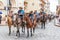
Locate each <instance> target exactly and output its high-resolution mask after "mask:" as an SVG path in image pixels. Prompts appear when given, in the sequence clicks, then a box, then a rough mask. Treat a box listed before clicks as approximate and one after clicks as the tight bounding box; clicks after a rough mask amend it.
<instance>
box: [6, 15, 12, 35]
mask: <svg viewBox="0 0 60 40" xmlns="http://www.w3.org/2000/svg"><path fill="white" fill-rule="evenodd" d="M7 23H8V26H9V35H10V34H11V25H12V18H11V17H10V16H8V17H7Z"/></svg>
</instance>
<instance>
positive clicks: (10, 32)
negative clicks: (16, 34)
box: [9, 26, 11, 35]
mask: <svg viewBox="0 0 60 40" xmlns="http://www.w3.org/2000/svg"><path fill="white" fill-rule="evenodd" d="M10 34H11V26H9V35H10Z"/></svg>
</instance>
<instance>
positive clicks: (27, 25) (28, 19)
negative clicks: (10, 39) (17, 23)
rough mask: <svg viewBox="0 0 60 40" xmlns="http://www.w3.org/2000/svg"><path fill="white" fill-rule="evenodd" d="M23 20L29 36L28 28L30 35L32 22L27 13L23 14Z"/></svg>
mask: <svg viewBox="0 0 60 40" xmlns="http://www.w3.org/2000/svg"><path fill="white" fill-rule="evenodd" d="M24 20H25V21H26V28H27V37H29V29H30V33H31V36H32V30H33V29H32V28H33V23H32V21H31V20H30V17H29V15H28V14H27V15H25V16H24Z"/></svg>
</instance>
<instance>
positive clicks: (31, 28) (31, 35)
mask: <svg viewBox="0 0 60 40" xmlns="http://www.w3.org/2000/svg"><path fill="white" fill-rule="evenodd" d="M30 32H31V36H32V28H31V29H30Z"/></svg>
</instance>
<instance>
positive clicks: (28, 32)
mask: <svg viewBox="0 0 60 40" xmlns="http://www.w3.org/2000/svg"><path fill="white" fill-rule="evenodd" d="M27 37H29V28H27Z"/></svg>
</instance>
